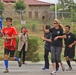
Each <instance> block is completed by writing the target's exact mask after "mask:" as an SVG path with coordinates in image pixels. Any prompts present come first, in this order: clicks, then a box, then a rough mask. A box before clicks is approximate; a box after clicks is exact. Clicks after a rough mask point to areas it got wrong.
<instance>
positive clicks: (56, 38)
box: [43, 19, 65, 75]
mask: <svg viewBox="0 0 76 75" xmlns="http://www.w3.org/2000/svg"><path fill="white" fill-rule="evenodd" d="M43 30H44V32H46V33H47V32H51V33H52V43H51V61H52V65H53V70H54V71H53V72H51V74H52V75H53V74H56V62H58V63H61V52H62V38H65V34H64V31H63V28H62V25H61V24H60V21H59V20H58V19H55V21H54V27H53V28H51V29H49V30H46V29H45V28H44V25H43ZM61 66H62V69H63V64H62V63H61Z"/></svg>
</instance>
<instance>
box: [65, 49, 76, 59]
mask: <svg viewBox="0 0 76 75" xmlns="http://www.w3.org/2000/svg"><path fill="white" fill-rule="evenodd" d="M66 56H68V57H69V58H74V56H75V48H65V51H64V57H66Z"/></svg>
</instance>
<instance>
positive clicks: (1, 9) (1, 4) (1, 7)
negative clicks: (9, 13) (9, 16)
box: [0, 2, 4, 16]
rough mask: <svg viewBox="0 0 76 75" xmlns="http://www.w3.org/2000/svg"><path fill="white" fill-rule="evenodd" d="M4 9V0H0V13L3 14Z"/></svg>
mask: <svg viewBox="0 0 76 75" xmlns="http://www.w3.org/2000/svg"><path fill="white" fill-rule="evenodd" d="M3 10H4V4H3V3H2V2H0V15H1V16H2V13H3Z"/></svg>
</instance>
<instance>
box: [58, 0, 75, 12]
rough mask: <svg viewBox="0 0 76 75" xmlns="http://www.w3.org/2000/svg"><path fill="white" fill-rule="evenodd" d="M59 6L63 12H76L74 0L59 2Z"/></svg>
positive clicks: (60, 0) (61, 0)
mask: <svg viewBox="0 0 76 75" xmlns="http://www.w3.org/2000/svg"><path fill="white" fill-rule="evenodd" d="M58 1H59V2H58V5H59V6H60V9H59V10H61V11H63V12H64V11H67V12H71V9H73V10H76V6H75V5H76V4H75V3H74V0H58Z"/></svg>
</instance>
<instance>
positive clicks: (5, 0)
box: [3, 0, 16, 3]
mask: <svg viewBox="0 0 76 75" xmlns="http://www.w3.org/2000/svg"><path fill="white" fill-rule="evenodd" d="M3 2H6V3H9V2H16V0H3Z"/></svg>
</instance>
